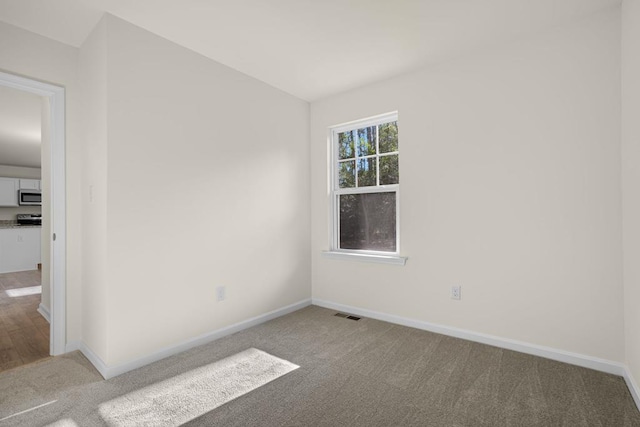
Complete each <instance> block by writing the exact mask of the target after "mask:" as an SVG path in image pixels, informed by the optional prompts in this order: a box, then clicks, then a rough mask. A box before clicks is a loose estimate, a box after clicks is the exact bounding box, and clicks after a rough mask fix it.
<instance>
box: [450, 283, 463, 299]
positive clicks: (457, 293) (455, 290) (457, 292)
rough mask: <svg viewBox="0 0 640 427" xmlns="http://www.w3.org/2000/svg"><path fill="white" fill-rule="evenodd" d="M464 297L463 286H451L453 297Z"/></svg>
mask: <svg viewBox="0 0 640 427" xmlns="http://www.w3.org/2000/svg"><path fill="white" fill-rule="evenodd" d="M461 297H462V286H452V287H451V299H460V298H461Z"/></svg>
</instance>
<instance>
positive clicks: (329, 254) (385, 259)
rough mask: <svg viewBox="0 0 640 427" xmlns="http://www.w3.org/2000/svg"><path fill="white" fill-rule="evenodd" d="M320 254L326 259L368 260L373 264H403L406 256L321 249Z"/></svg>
mask: <svg viewBox="0 0 640 427" xmlns="http://www.w3.org/2000/svg"><path fill="white" fill-rule="evenodd" d="M322 256H323V257H324V258H327V259H339V260H343V261H359V262H370V263H375V264H393V265H405V264H406V263H407V257H402V256H389V255H372V254H364V253H354V252H338V251H322Z"/></svg>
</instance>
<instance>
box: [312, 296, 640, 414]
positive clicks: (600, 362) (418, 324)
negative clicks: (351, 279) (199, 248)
mask: <svg viewBox="0 0 640 427" xmlns="http://www.w3.org/2000/svg"><path fill="white" fill-rule="evenodd" d="M311 302H312V304H313V305H317V306H320V307H325V308H330V309H332V310H337V311H343V312H346V313H350V314H355V315H359V316H362V317H369V318H372V319H377V320H382V321H385V322H389V323H395V324H398V325H403V326H409V327H411V328H416V329H422V330H425V331H430V332H435V333H438V334H442V335H448V336H452V337H456V338H462V339H465V340H469V341H475V342H479V343H482V344H488V345H491V346H494V347H500V348H504V349H507V350H513V351H517V352H520V353H526V354H532V355H534V356H540V357H544V358H546V359H551V360H557V361H559V362H565V363H569V364H571V365H576V366H582V367H584V368H589V369H595V370H596V371H601V372H606V373H608V374H614V375H619V376H622V377H624V376H625V372H626V366H625V365H624V364H622V363H618V362H614V361H611V360H605V359H599V358H597V357H591V356H585V355H583V354H578V353H571V352H568V351H564V350H559V349H555V348H550V347H544V346H540V345H536V344H530V343H526V342H522V341H516V340H512V339H508V338H501V337H497V336H493V335H487V334H482V333H478V332H473V331H469V330H466V329H459V328H454V327H450V326H444V325H438V324H435V323H430V322H425V321H422V320H414V319H408V318H405V317H400V316H395V315H393V314H386V313H380V312H377V311H372V310H367V309H364V308H359V307H352V306H348V305H344V304H338V303H334V302H331V301H324V300H320V299H316V298H313V299H312V301H311ZM636 402H637V400H636Z"/></svg>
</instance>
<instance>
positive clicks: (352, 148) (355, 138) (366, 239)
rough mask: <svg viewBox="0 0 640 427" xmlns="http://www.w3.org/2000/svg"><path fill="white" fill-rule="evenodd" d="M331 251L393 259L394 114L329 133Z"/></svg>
mask: <svg viewBox="0 0 640 427" xmlns="http://www.w3.org/2000/svg"><path fill="white" fill-rule="evenodd" d="M331 146H332V154H333V155H332V168H331V169H332V174H331V176H332V183H331V189H332V191H331V197H332V211H333V214H332V226H331V227H332V245H331V249H332V252H342V253H352V254H360V255H366V254H369V255H378V256H394V257H397V256H398V255H399V252H400V248H399V233H398V229H399V227H398V225H399V224H398V203H399V198H398V191H399V189H400V173H399V168H398V166H399V162H398V161H399V146H398V115H397V113H393V114H386V115H384V116H378V117H374V118H371V119H366V120H361V121H358V122H354V123H351V124H348V125H343V126H337V127H335V128H332V129H331Z"/></svg>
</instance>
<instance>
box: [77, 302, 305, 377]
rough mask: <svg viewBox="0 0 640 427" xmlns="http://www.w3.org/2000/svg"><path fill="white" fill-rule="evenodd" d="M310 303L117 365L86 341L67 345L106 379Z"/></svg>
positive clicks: (296, 305)
mask: <svg viewBox="0 0 640 427" xmlns="http://www.w3.org/2000/svg"><path fill="white" fill-rule="evenodd" d="M309 305H311V299H310V298H309V299H305V300H302V301H299V302H297V303H294V304H291V305H288V306H286V307H282V308H279V309H277V310H273V311H270V312H268V313H265V314H261V315H260V316H256V317H252V318H250V319H247V320H244V321H242V322H238V323H235V324H233V325H230V326H226V327H224V328H220V329H218V330H215V331H211V332H208V333H206V334H204V335H200V336H198V337H195V338H191V339H188V340H186V341H183V342H181V343H179V344H176V345H173V346H171V347H165V348H163V349H160V350H158V351H156V352H154V353H151V354H149V355H148V356H144V357H141V358H139V359H135V360H132V361H130V362H125V363H122V364H120V365H115V366H109V365H107V364H106V363H105V362H104V361H103V360H102V359H101V358H100V357H98V355H97V354H95V353H94V352H93V351H92V350H91V349H90V348H89V347H88V346H87V345H86V344H85V343H84V342H72V343H69V345H68V346H67V351H74V350H80V351H81V352H82V354H84V355H85V357H86V358H87V359H89V361H90V362H91V363H92V364H93V366H94V367H95V368H96V369H97V370H98V372H100V374H101V375H102V376H103V377H104V379H107V380H108V379H109V378H113V377H116V376H118V375H122V374H124V373H126V372H129V371H132V370H134V369H137V368H141V367H143V366H145V365H148V364H150V363H153V362H157V361H158V360H162V359H165V358H167V357H169V356H173V355H174V354H178V353H182V352H183V351H187V350H189V349H192V348H194V347H198V346H201V345H204V344H208V343H210V342H212V341H215V340H218V339H220V338H223V337H226V336H227V335H231V334H235V333H236V332H240V331H243V330H245V329H248V328H251V327H253V326H256V325H259V324H261V323H265V322H268V321H269V320H272V319H275V318H277V317H281V316H284V315H285V314H289V313H292V312H294V311H297V310H300V309H302V308H305V307H308V306H309Z"/></svg>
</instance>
